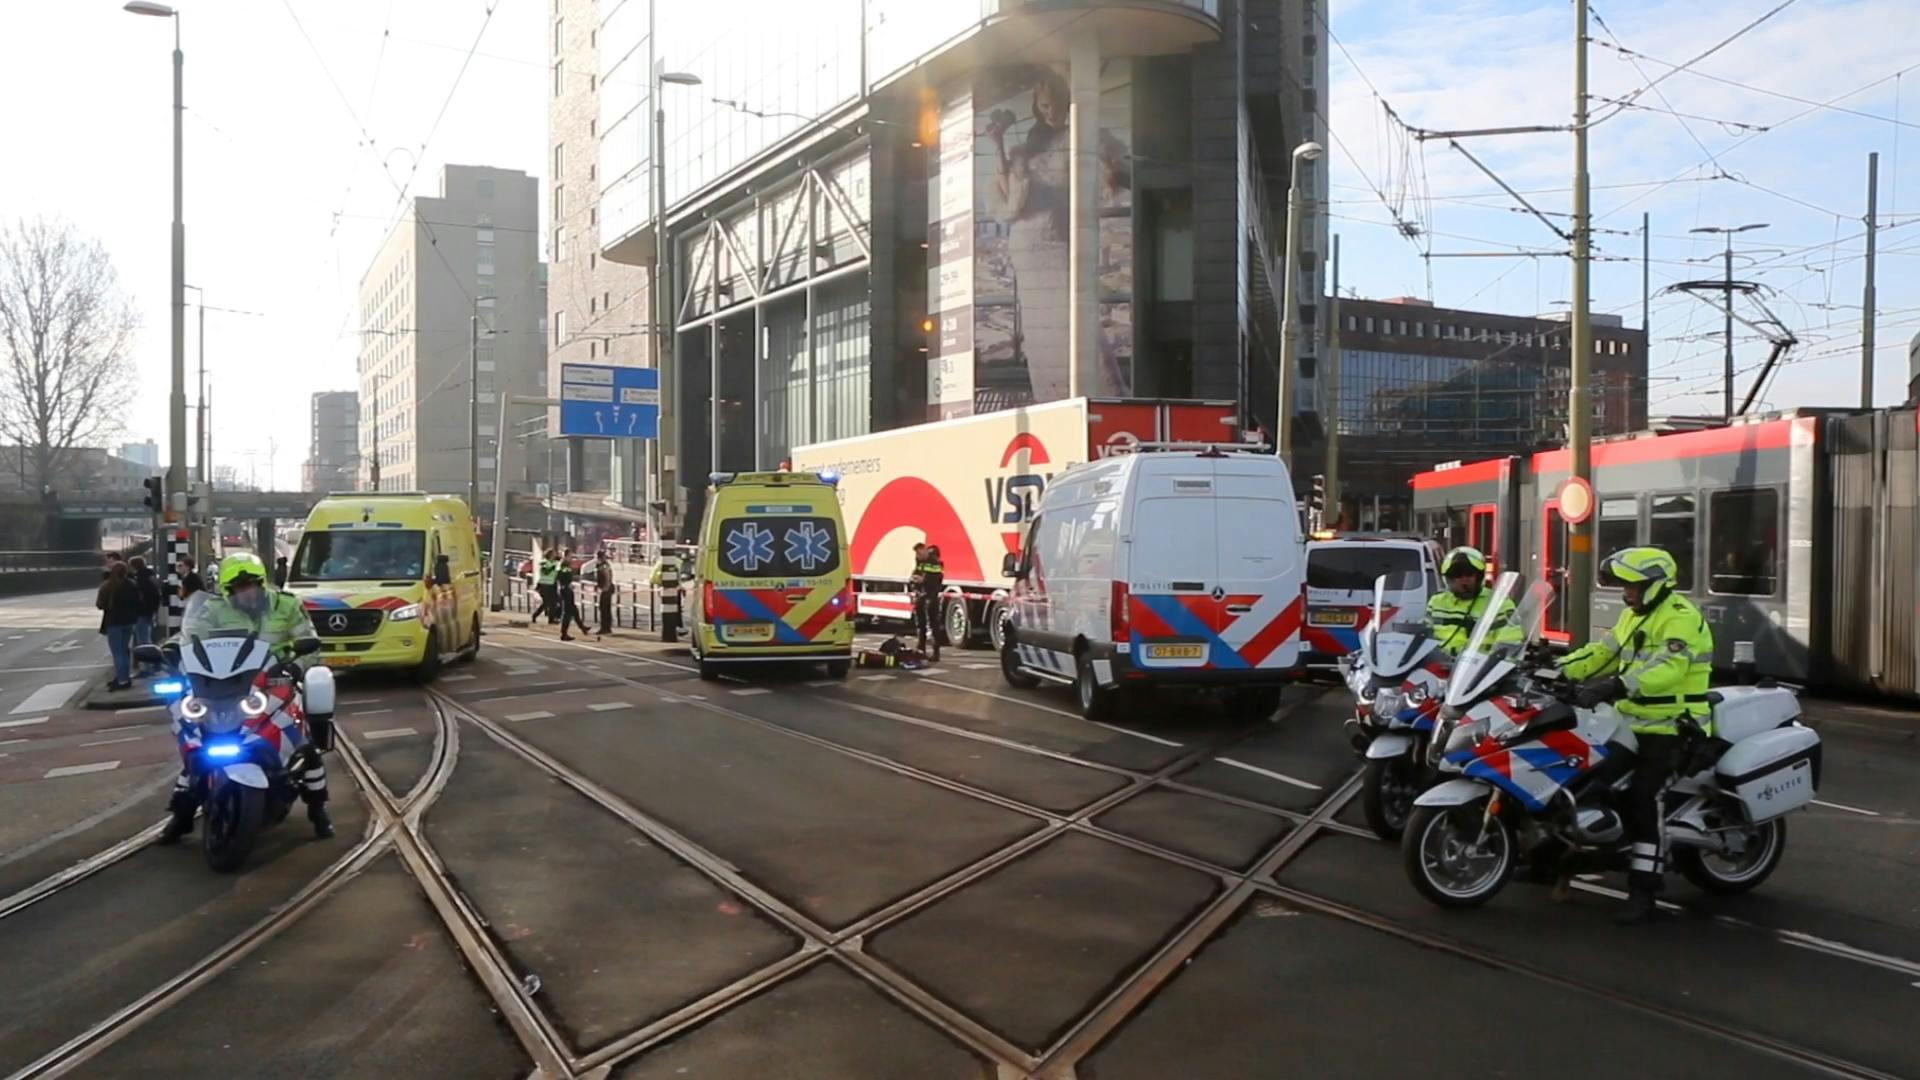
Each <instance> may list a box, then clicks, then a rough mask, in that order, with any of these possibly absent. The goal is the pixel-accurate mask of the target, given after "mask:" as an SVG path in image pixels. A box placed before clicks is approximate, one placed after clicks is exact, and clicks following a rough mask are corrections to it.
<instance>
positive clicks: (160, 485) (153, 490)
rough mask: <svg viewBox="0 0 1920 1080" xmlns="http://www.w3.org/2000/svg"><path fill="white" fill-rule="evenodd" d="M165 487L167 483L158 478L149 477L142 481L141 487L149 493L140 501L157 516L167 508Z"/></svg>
mask: <svg viewBox="0 0 1920 1080" xmlns="http://www.w3.org/2000/svg"><path fill="white" fill-rule="evenodd" d="M165 485H166V481H165V480H162V479H161V478H160V477H158V476H149V477H147V478H146V479H145V480H142V481H140V486H141V487H144V488H146V489H147V493H146V494H145V495H143V496H141V497H140V501H141V502H142V503H144V504H145V505H146V508H147V509H149V510H151V511H153V512H154V513H156V514H157V513H159V512H160V511H162V510H164V509H166V507H167V496H166V491H165Z"/></svg>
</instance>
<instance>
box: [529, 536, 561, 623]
mask: <svg viewBox="0 0 1920 1080" xmlns="http://www.w3.org/2000/svg"><path fill="white" fill-rule="evenodd" d="M559 574H560V555H559V553H558V552H556V551H554V550H553V549H552V548H548V549H547V550H546V551H545V552H543V553H542V554H541V556H540V569H539V571H538V576H537V577H535V578H534V579H533V581H534V584H533V591H534V592H537V593H539V594H540V604H539V606H537V607H535V608H534V609H533V614H532V615H529V616H527V625H528V626H532V625H533V624H534V623H537V622H539V621H540V616H541V615H543V614H544V615H546V617H547V623H548V625H552V624H553V623H556V622H559V621H560V597H559V595H558V593H557V592H556V590H555V588H554V580H555V579H556V578H557V577H559Z"/></svg>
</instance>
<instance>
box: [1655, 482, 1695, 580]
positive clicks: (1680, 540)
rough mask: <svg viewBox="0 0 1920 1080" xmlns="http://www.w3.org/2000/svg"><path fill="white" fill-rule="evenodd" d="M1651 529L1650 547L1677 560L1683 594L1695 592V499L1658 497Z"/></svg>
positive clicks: (1674, 496)
mask: <svg viewBox="0 0 1920 1080" xmlns="http://www.w3.org/2000/svg"><path fill="white" fill-rule="evenodd" d="M1649 525H1650V526H1651V527H1650V528H1649V529H1648V530H1647V543H1648V544H1650V545H1652V546H1653V547H1657V548H1665V549H1666V552H1667V554H1669V555H1671V556H1673V561H1674V562H1676V563H1679V564H1680V580H1679V582H1678V583H1677V584H1678V586H1679V589H1680V591H1681V592H1691V591H1692V590H1693V538H1694V533H1695V526H1694V520H1693V496H1692V495H1655V496H1654V497H1653V513H1652V519H1651V521H1650V522H1649Z"/></svg>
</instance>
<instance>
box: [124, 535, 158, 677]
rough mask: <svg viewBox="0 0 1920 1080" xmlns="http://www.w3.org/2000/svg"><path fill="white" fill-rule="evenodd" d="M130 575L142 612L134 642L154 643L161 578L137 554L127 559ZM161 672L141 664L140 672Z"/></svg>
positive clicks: (134, 631) (134, 632)
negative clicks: (154, 625)
mask: <svg viewBox="0 0 1920 1080" xmlns="http://www.w3.org/2000/svg"><path fill="white" fill-rule="evenodd" d="M127 567H128V577H129V580H131V581H132V582H133V588H134V595H136V596H137V597H139V600H140V614H139V615H137V616H135V618H134V620H133V643H134V644H135V645H152V644H153V643H154V641H153V624H154V620H155V619H158V618H159V617H160V578H159V576H158V575H156V574H155V573H154V572H153V568H152V567H150V566H148V565H147V560H145V559H143V558H141V557H140V556H138V555H135V556H134V557H133V558H131V559H129V560H127ZM158 673H159V672H158V671H157V669H155V668H154V666H153V665H152V664H141V665H140V674H141V675H142V676H143V677H144V676H149V675H156V674H158Z"/></svg>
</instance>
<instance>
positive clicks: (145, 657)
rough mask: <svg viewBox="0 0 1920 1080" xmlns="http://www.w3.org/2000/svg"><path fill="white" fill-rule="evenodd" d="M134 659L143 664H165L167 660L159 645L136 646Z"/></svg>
mask: <svg viewBox="0 0 1920 1080" xmlns="http://www.w3.org/2000/svg"><path fill="white" fill-rule="evenodd" d="M133 658H134V659H135V660H138V661H140V662H141V663H143V664H164V663H166V660H167V657H166V654H165V653H163V652H161V651H160V646H158V645H135V646H134V647H133Z"/></svg>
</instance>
